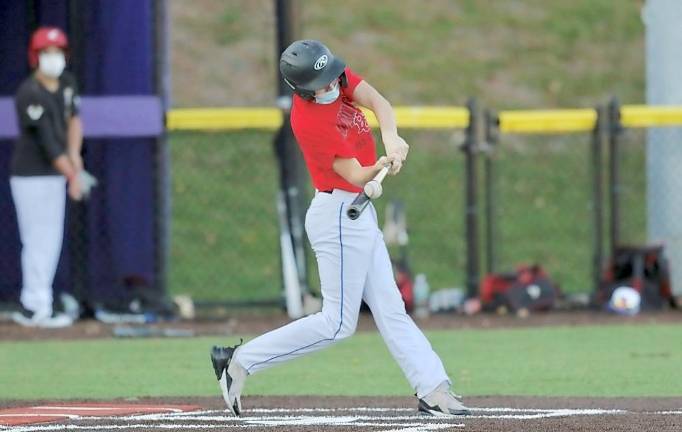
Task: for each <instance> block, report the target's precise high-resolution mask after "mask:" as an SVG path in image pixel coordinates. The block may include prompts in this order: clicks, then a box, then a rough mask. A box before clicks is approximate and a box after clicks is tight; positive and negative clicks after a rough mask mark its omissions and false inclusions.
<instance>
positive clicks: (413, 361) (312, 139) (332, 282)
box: [211, 40, 469, 415]
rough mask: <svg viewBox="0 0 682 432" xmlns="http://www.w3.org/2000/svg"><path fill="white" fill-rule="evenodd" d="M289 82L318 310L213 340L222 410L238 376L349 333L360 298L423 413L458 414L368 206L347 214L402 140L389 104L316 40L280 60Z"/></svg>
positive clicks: (401, 154) (398, 160)
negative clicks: (306, 187)
mask: <svg viewBox="0 0 682 432" xmlns="http://www.w3.org/2000/svg"><path fill="white" fill-rule="evenodd" d="M280 71H281V72H282V75H283V76H284V79H285V81H286V82H287V84H288V85H289V86H290V87H291V88H292V89H293V91H294V96H293V101H292V103H293V105H292V109H291V126H292V129H293V132H294V135H295V136H296V140H297V141H298V144H299V147H300V149H301V151H302V152H303V156H304V158H305V161H306V165H307V167H308V170H309V172H310V176H311V178H312V182H313V185H314V187H315V189H316V193H315V197H314V198H313V200H312V202H311V205H310V207H309V209H308V212H307V214H306V221H305V228H306V233H307V235H308V238H309V239H310V243H311V245H312V248H313V251H314V252H315V257H316V259H317V264H318V269H319V275H320V283H321V290H322V299H323V301H322V311H321V312H319V313H317V314H314V315H310V316H307V317H305V318H302V319H299V320H297V321H294V322H292V323H290V324H288V325H286V326H284V327H281V328H279V329H276V330H273V331H271V332H269V333H266V334H264V335H262V336H259V337H257V338H255V339H253V340H251V341H250V342H248V343H246V344H243V345H237V346H232V347H213V350H212V351H211V360H212V363H213V367H214V370H215V373H216V377H217V378H218V380H219V386H220V388H221V390H222V393H223V397H224V399H225V402H226V403H227V406H228V408H229V409H230V411H231V412H232V413H233V414H235V415H239V414H240V411H241V401H240V395H241V392H242V389H243V386H244V382H245V380H246V377H247V376H248V375H250V374H253V373H257V372H260V371H262V370H265V369H267V368H269V367H272V366H275V365H277V364H280V363H283V362H286V361H289V360H293V359H295V358H298V357H300V356H303V355H305V354H308V353H311V352H313V351H317V350H320V349H323V348H325V347H328V346H330V345H332V344H334V343H336V342H338V341H340V340H342V339H344V338H347V337H350V336H351V335H352V334H353V333H354V332H355V328H356V325H357V322H358V315H359V311H360V305H361V302H362V300H364V301H365V302H366V303H367V305H368V306H369V307H370V309H371V311H372V316H373V317H374V321H375V322H376V325H377V327H378V329H379V331H380V333H381V336H382V337H383V339H384V341H385V343H386V345H387V346H388V349H389V350H390V352H391V354H392V355H393V358H395V360H396V361H397V362H398V364H399V365H400V367H401V369H402V370H403V372H404V374H405V376H406V378H407V380H408V381H409V383H410V385H411V386H412V387H413V388H414V390H415V392H416V396H417V398H418V401H419V402H418V409H419V410H420V411H423V412H426V413H429V414H432V415H466V414H469V411H468V409H467V408H466V407H465V406H464V405H463V404H462V402H461V401H460V400H459V398H458V397H456V396H455V395H454V394H453V393H452V392H451V391H450V385H451V380H450V378H449V377H448V375H447V374H446V372H445V369H444V367H443V364H442V362H441V360H440V358H439V357H438V355H437V354H436V353H435V352H434V351H433V349H432V348H431V345H430V344H429V341H428V340H427V339H426V337H425V336H424V335H423V333H422V332H421V331H420V330H419V329H418V328H417V326H416V325H415V324H414V322H413V321H412V319H411V318H410V316H409V315H407V313H406V312H405V305H404V303H403V301H402V298H401V297H400V293H399V292H398V288H397V287H396V284H395V280H394V277H393V271H392V267H391V262H390V259H389V255H388V252H387V249H386V245H385V243H384V240H383V236H382V233H381V230H380V229H379V227H378V225H377V215H376V212H375V210H374V208H373V207H371V206H370V207H369V208H368V209H367V211H365V212H363V213H362V214H361V215H360V217H359V218H358V219H356V220H351V219H349V218H348V217H347V216H346V210H347V208H348V205H349V204H350V203H351V202H352V201H353V199H354V198H355V196H356V195H357V193H358V192H360V191H361V190H362V187H363V186H364V185H365V184H366V183H367V182H368V181H370V180H371V179H372V178H373V177H374V175H375V174H377V173H378V172H379V171H380V170H381V168H382V167H384V166H386V165H390V171H389V174H392V175H395V174H398V172H399V171H400V169H401V167H402V164H403V162H404V161H405V159H406V157H407V154H408V149H409V147H408V145H407V143H406V142H405V140H403V139H402V138H401V137H400V136H399V135H398V132H397V127H396V122H395V115H394V113H393V108H392V107H391V105H390V104H389V102H388V101H387V100H386V99H385V98H384V97H383V96H382V95H381V94H379V93H378V92H377V91H376V90H375V89H374V88H373V87H372V86H370V85H369V84H368V83H367V82H366V81H364V80H363V79H362V77H360V76H359V75H358V74H356V73H355V72H354V71H353V70H352V69H350V68H349V67H347V66H346V65H345V63H344V62H343V60H341V59H340V58H338V57H336V56H334V55H333V54H332V53H331V51H330V50H329V49H328V48H327V47H326V46H325V45H323V44H322V43H320V42H318V41H315V40H302V41H297V42H294V43H293V44H291V45H290V46H289V47H288V48H287V49H286V50H285V51H284V52H283V53H282V56H281V58H280ZM358 105H360V106H364V107H367V108H369V109H370V110H372V111H373V112H374V113H375V115H376V117H377V119H378V121H379V125H380V128H381V137H382V141H383V143H384V147H385V149H386V156H382V157H380V158H379V159H378V160H377V156H376V148H375V143H374V139H373V136H372V133H371V130H370V128H369V126H368V124H367V120H366V119H365V116H364V115H363V113H362V111H361V110H360V109H359V108H358Z"/></svg>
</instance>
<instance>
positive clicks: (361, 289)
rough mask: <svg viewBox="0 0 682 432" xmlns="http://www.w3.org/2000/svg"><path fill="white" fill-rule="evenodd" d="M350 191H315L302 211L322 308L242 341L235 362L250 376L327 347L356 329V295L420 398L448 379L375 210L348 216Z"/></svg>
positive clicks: (357, 300)
mask: <svg viewBox="0 0 682 432" xmlns="http://www.w3.org/2000/svg"><path fill="white" fill-rule="evenodd" d="M355 195H356V194H354V193H350V192H346V191H343V190H338V189H337V190H334V192H333V193H332V194H327V193H317V194H316V195H315V198H314V199H313V200H312V203H311V205H310V208H309V209H308V212H307V214H306V222H305V224H306V232H307V234H308V238H309V239H310V243H311V245H312V248H313V250H314V252H315V256H316V258H317V264H318V268H319V272H320V282H321V289H322V311H321V312H319V313H316V314H314V315H310V316H307V317H305V318H301V319H299V320H297V321H294V322H291V323H289V324H287V325H285V326H284V327H280V328H278V329H276V330H273V331H271V332H269V333H266V334H264V335H262V336H259V337H257V338H255V339H253V340H251V341H249V342H248V343H246V344H244V345H243V346H242V347H241V348H240V349H239V350H238V351H237V354H236V360H237V361H238V362H239V364H241V365H242V366H243V367H244V368H245V369H246V370H247V371H248V373H249V374H252V373H255V372H258V371H260V370H263V369H266V368H268V367H271V366H274V365H276V364H279V363H283V362H285V361H288V360H292V359H294V358H297V357H300V356H302V355H304V354H308V353H310V352H313V351H317V350H320V349H322V348H325V347H327V346H329V345H331V344H333V343H335V342H338V341H340V340H341V339H344V338H347V337H349V336H351V335H352V334H353V333H354V332H355V328H356V325H357V322H358V315H359V312H360V305H361V300H363V299H364V301H365V302H366V303H367V305H368V306H369V307H370V309H371V310H372V316H373V317H374V321H375V322H376V325H377V328H378V329H379V332H380V333H381V336H382V337H383V339H384V342H385V343H386V345H387V346H388V349H389V351H390V352H391V354H392V355H393V358H395V360H396V361H397V362H398V364H399V365H400V367H401V368H402V370H403V373H404V374H405V376H406V377H407V380H408V381H409V383H410V385H411V386H412V387H413V388H414V389H415V391H416V392H417V395H418V396H419V397H423V396H425V395H426V394H428V393H430V392H431V391H432V390H434V389H435V388H436V387H438V385H439V384H441V383H442V382H443V381H448V382H450V380H449V378H448V376H447V374H446V373H445V369H444V368H443V364H442V362H441V360H440V358H439V357H438V355H437V354H436V353H435V352H434V351H433V349H432V348H431V344H430V343H429V341H428V340H427V339H426V337H425V336H424V334H423V333H422V332H421V331H420V330H419V328H417V326H416V325H415V324H414V322H413V321H412V319H411V318H410V316H409V315H407V313H406V312H405V304H404V303H403V300H402V298H401V296H400V293H399V291H398V288H397V286H396V284H395V279H394V276H393V270H392V267H391V262H390V259H389V255H388V251H387V250H386V245H385V243H384V240H383V235H382V233H381V230H379V228H378V226H377V219H376V212H375V211H374V207H372V206H371V205H370V206H369V207H368V208H367V209H366V210H365V211H364V212H363V213H362V215H361V216H360V218H358V219H357V220H354V221H352V220H350V219H349V218H348V217H347V216H346V210H347V209H348V206H349V204H350V203H351V202H352V201H353V199H354V198H355Z"/></svg>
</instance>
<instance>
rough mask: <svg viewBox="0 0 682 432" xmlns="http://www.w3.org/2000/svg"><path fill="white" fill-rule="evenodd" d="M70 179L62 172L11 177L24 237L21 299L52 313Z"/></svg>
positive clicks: (28, 306) (30, 306) (32, 308)
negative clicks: (67, 186)
mask: <svg viewBox="0 0 682 432" xmlns="http://www.w3.org/2000/svg"><path fill="white" fill-rule="evenodd" d="M65 186H66V181H65V179H64V177H62V176H35V177H11V178H10V187H11V189H12V199H13V200H14V207H15V208H16V210H17V220H18V222H19V236H20V237H21V245H22V248H21V271H22V275H23V278H22V284H23V286H22V289H21V303H22V304H23V305H24V307H25V308H26V309H28V310H30V311H33V312H36V313H39V314H41V315H42V314H46V315H48V316H49V315H51V314H52V282H53V280H54V275H55V272H56V271H57V264H58V263H59V255H60V253H61V250H62V240H63V236H64V209H65V205H66V189H65Z"/></svg>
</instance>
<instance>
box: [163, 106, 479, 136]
mask: <svg viewBox="0 0 682 432" xmlns="http://www.w3.org/2000/svg"><path fill="white" fill-rule="evenodd" d="M363 111H364V112H365V115H366V117H367V121H368V122H369V124H370V126H371V127H376V126H378V123H377V120H376V118H375V116H374V113H372V112H371V111H368V110H364V109H363ZM395 115H396V121H397V122H398V126H399V127H401V128H408V129H463V128H466V127H467V126H469V111H468V110H467V109H466V108H462V107H396V108H395ZM281 125H282V112H281V111H280V110H279V109H277V108H187V109H174V110H170V111H169V112H168V113H167V115H166V126H167V128H168V129H169V130H196V131H200V130H206V131H212V130H213V131H215V130H235V129H266V130H267V129H277V128H279V127H280V126H281Z"/></svg>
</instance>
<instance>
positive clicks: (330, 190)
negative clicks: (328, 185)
mask: <svg viewBox="0 0 682 432" xmlns="http://www.w3.org/2000/svg"><path fill="white" fill-rule="evenodd" d="M320 192H322V193H328V194H330V193H332V192H334V189H329V190H326V191H320Z"/></svg>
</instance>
